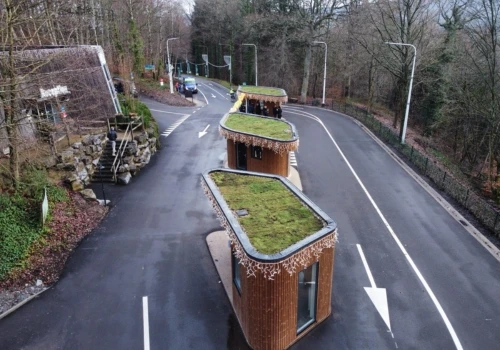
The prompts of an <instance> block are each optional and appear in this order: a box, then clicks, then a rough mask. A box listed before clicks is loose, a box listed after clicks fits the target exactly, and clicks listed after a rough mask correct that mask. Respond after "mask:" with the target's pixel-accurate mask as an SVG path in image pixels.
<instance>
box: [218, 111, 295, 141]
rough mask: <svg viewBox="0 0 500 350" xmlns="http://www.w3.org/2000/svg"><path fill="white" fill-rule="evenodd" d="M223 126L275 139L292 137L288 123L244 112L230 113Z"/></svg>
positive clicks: (289, 138)
mask: <svg viewBox="0 0 500 350" xmlns="http://www.w3.org/2000/svg"><path fill="white" fill-rule="evenodd" d="M224 126H225V127H227V128H229V129H232V130H234V131H236V132H243V133H247V134H254V135H257V136H261V137H268V138H273V139H277V140H291V139H292V138H293V135H292V128H291V126H290V124H288V123H285V122H284V121H281V120H278V119H271V118H261V117H259V116H257V115H252V114H246V113H231V114H229V116H228V117H227V119H226V121H225V123H224Z"/></svg>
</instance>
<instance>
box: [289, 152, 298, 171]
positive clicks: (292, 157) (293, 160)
mask: <svg viewBox="0 0 500 350" xmlns="http://www.w3.org/2000/svg"><path fill="white" fill-rule="evenodd" d="M290 165H291V166H294V167H296V166H298V164H297V157H295V152H294V151H291V152H290Z"/></svg>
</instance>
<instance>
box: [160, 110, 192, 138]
mask: <svg viewBox="0 0 500 350" xmlns="http://www.w3.org/2000/svg"><path fill="white" fill-rule="evenodd" d="M193 113H194V112H193ZM190 116H191V114H185V115H184V117H182V118H181V119H179V120H177V121H176V122H175V123H173V124H172V125H170V126H169V127H168V129H167V130H165V131H164V132H162V133H161V135H162V136H165V137H167V136H168V135H170V134H171V133H172V132H173V131H174V130H175V129H176V128H177V127H178V126H179V125H181V124H182V123H184V121H185V120H186V119H187V118H189V117H190Z"/></svg>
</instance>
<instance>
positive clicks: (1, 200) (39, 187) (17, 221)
mask: <svg viewBox="0 0 500 350" xmlns="http://www.w3.org/2000/svg"><path fill="white" fill-rule="evenodd" d="M44 188H47V197H48V199H49V207H50V208H53V207H54V205H55V204H56V203H58V202H65V201H67V200H68V194H67V192H66V190H65V189H64V188H61V187H58V186H55V185H53V184H51V183H50V182H49V180H48V176H47V173H46V171H45V170H38V169H35V168H29V169H25V170H24V172H23V177H22V181H21V183H20V185H19V189H18V190H17V191H16V192H14V193H11V194H8V193H2V194H0V281H2V280H4V279H5V278H7V277H8V275H9V272H10V271H11V270H12V269H13V268H16V267H23V266H24V264H25V262H26V260H27V258H28V257H29V253H30V248H31V247H32V246H33V244H35V243H36V242H39V241H40V240H42V239H43V236H44V235H45V234H46V233H47V229H46V228H42V227H41V225H40V216H41V204H42V200H43V189H44Z"/></svg>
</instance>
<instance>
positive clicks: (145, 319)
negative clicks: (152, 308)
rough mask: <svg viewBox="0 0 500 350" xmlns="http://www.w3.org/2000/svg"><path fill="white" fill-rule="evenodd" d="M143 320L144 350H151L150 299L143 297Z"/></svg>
mask: <svg viewBox="0 0 500 350" xmlns="http://www.w3.org/2000/svg"><path fill="white" fill-rule="evenodd" d="M142 320H143V323H144V350H149V312H148V297H142Z"/></svg>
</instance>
